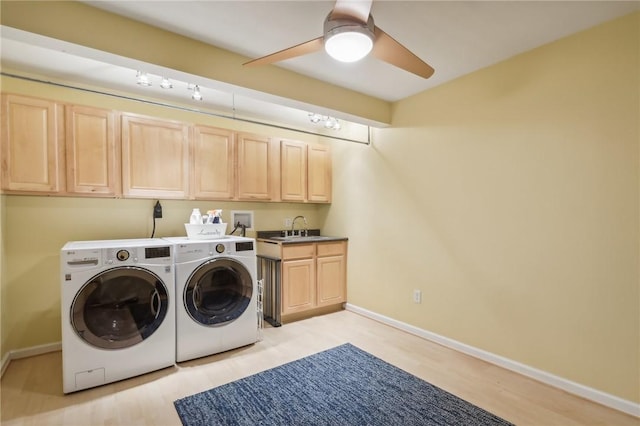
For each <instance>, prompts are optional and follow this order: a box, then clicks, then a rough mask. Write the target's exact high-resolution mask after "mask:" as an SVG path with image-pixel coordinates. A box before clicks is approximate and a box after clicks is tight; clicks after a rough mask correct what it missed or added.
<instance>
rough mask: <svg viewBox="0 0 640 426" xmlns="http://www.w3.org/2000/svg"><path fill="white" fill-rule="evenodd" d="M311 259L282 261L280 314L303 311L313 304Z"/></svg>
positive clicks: (313, 279) (313, 285)
mask: <svg viewBox="0 0 640 426" xmlns="http://www.w3.org/2000/svg"><path fill="white" fill-rule="evenodd" d="M314 290H315V270H314V260H313V259H301V260H290V261H286V262H282V314H283V315H287V314H292V313H294V312H303V311H306V310H308V309H311V308H313V307H314V306H315V291H314Z"/></svg>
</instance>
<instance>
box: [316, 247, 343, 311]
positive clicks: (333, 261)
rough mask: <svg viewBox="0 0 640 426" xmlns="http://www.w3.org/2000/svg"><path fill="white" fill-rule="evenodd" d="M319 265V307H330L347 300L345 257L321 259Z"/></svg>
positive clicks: (318, 261)
mask: <svg viewBox="0 0 640 426" xmlns="http://www.w3.org/2000/svg"><path fill="white" fill-rule="evenodd" d="M316 264H317V268H318V269H317V279H316V285H317V291H318V294H317V306H318V307H321V306H328V305H335V304H337V303H342V302H344V301H345V300H346V297H345V296H346V286H345V284H346V268H345V257H344V256H329V257H319V258H318V259H317V260H316Z"/></svg>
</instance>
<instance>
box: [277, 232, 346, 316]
mask: <svg viewBox="0 0 640 426" xmlns="http://www.w3.org/2000/svg"><path fill="white" fill-rule="evenodd" d="M346 257H347V242H346V241H332V242H326V243H313V244H291V245H283V246H282V315H288V314H294V313H300V312H305V311H309V310H311V309H315V308H321V307H327V306H332V305H338V304H341V303H344V302H345V301H346V272H347V268H346V265H347V259H346Z"/></svg>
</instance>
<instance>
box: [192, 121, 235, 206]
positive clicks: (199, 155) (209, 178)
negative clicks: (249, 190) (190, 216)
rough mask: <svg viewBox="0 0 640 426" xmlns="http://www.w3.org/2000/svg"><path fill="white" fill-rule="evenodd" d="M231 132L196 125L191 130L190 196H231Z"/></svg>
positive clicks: (218, 197)
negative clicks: (191, 193)
mask: <svg viewBox="0 0 640 426" xmlns="http://www.w3.org/2000/svg"><path fill="white" fill-rule="evenodd" d="M233 154H234V138H233V132H231V131H228V130H224V129H216V128H214V127H205V126H195V127H194V132H193V154H192V157H193V161H192V164H193V167H192V173H193V196H194V198H196V199H218V200H230V199H232V198H233V196H234V182H233V176H234V174H233V170H234V163H233Z"/></svg>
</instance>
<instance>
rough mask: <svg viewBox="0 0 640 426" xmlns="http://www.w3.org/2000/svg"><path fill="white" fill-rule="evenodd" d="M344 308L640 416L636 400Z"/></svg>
mask: <svg viewBox="0 0 640 426" xmlns="http://www.w3.org/2000/svg"><path fill="white" fill-rule="evenodd" d="M346 309H347V310H349V311H351V312H355V313H357V314H360V315H362V316H365V317H368V318H371V319H373V320H376V321H378V322H381V323H384V324H387V325H389V326H391V327H394V328H397V329H400V330H402V331H406V332H407V333H410V334H413V335H415V336H418V337H422V338H423V339H426V340H430V341H432V342H435V343H438V344H440V345H442V346H446V347H448V348H451V349H454V350H456V351H458V352H462V353H464V354H467V355H471V356H473V357H475V358H478V359H481V360H483V361H486V362H489V363H491V364H495V365H498V366H500V367H502V368H505V369H507V370H511V371H515V372H516V373H519V374H522V375H523V376H527V377H530V378H532V379H535V380H537V381H539V382H542V383H545V384H547V385H550V386H553V387H555V388H558V389H562V390H564V391H566V392H569V393H571V394H574V395H578V396H580V397H582V398H585V399H588V400H590V401H594V402H597V403H599V404H602V405H605V406H607V407H610V408H613V409H615V410H618V411H622V412H624V413H627V414H630V415H632V416H635V417H640V404H638V403H635V402H633V401H628V400H626V399H622V398H619V397H617V396H614V395H611V394H608V393H605V392H602V391H599V390H597V389H594V388H590V387H588V386H584V385H581V384H579V383H576V382H572V381H571V380H567V379H564V378H562V377H559V376H555V375H553V374H551V373H548V372H546V371H543V370H538V369H537V368H534V367H530V366H528V365H525V364H521V363H519V362H517V361H513V360H511V359H508V358H504V357H502V356H500V355H496V354H493V353H491V352H487V351H484V350H482V349H478V348H475V347H473V346H469V345H467V344H464V343H461V342H458V341H457V340H453V339H450V338H448V337H444V336H441V335H439V334H436V333H432V332H430V331H427V330H423V329H421V328H418V327H415V326H413V325H410V324H407V323H404V322H401V321H398V320H395V319H393V318H389V317H386V316H384V315H380V314H378V313H375V312H372V311H369V310H367V309H364V308H360V307H358V306H355V305H352V304H350V303H347V304H346Z"/></svg>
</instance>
